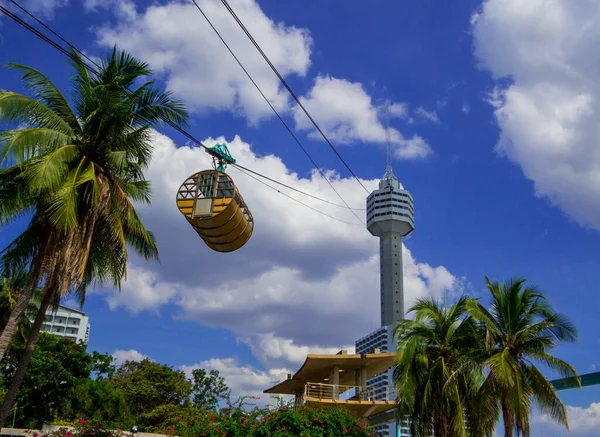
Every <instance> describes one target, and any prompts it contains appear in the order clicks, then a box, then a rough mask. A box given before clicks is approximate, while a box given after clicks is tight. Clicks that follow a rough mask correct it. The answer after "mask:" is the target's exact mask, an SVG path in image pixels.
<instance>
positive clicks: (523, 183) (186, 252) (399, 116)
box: [0, 0, 600, 436]
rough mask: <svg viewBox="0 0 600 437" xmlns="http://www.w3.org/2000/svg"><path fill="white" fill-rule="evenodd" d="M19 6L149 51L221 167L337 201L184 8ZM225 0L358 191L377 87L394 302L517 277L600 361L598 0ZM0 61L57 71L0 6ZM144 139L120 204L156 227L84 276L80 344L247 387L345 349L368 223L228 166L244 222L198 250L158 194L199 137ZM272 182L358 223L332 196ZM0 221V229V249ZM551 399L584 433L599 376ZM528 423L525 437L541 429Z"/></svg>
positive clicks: (274, 89) (590, 362)
mask: <svg viewBox="0 0 600 437" xmlns="http://www.w3.org/2000/svg"><path fill="white" fill-rule="evenodd" d="M24 4H25V5H26V6H27V7H29V8H31V10H32V11H35V12H36V13H37V14H39V16H40V17H44V18H45V19H46V20H47V21H48V23H49V24H50V25H51V26H52V27H53V28H54V29H56V30H58V31H59V32H60V33H61V34H62V35H63V36H64V37H65V38H67V39H68V40H70V41H72V42H74V44H76V45H77V47H78V48H79V49H81V50H84V51H86V53H89V54H90V55H92V56H102V55H103V54H105V53H106V51H107V50H108V49H109V48H110V47H112V45H113V44H114V43H115V42H117V43H118V45H119V47H122V48H124V49H127V50H128V51H130V52H131V53H132V54H134V55H135V56H137V57H139V58H141V59H143V60H145V61H147V62H149V63H150V65H151V66H152V67H153V68H154V70H155V72H156V75H155V76H156V78H157V79H158V80H159V81H160V82H161V83H162V84H163V85H164V86H166V87H169V88H170V89H172V90H173V91H174V92H175V93H176V94H177V95H178V96H179V97H181V98H183V99H184V100H185V101H186V103H187V104H188V107H189V108H190V109H191V110H192V114H193V118H192V126H191V128H190V132H191V133H192V134H193V135H194V136H196V137H197V138H199V139H201V140H206V143H207V144H209V145H210V144H213V143H214V142H215V141H216V140H217V139H218V138H220V137H222V138H224V139H225V140H226V141H227V142H228V143H229V144H230V146H229V147H230V150H231V152H232V153H233V154H234V156H235V157H236V158H237V159H238V162H240V163H241V164H242V165H246V166H248V167H250V168H253V169H256V170H257V171H260V172H263V173H265V174H268V175H269V176H272V177H274V178H275V179H278V180H282V181H285V182H287V183H290V184H292V185H294V186H298V187H300V188H302V189H304V190H306V191H309V192H311V193H314V194H316V195H318V196H321V197H324V198H327V199H330V200H332V201H339V199H337V198H336V196H335V193H333V191H332V190H331V189H330V188H329V187H328V186H327V184H326V182H325V181H324V180H323V179H322V178H321V177H320V176H319V175H316V174H313V173H311V164H310V162H309V161H308V160H307V158H306V157H305V156H304V155H303V154H302V152H301V151H300V149H299V148H298V146H297V145H296V144H295V143H294V141H293V139H292V138H291V137H290V136H289V134H288V133H287V132H286V131H285V129H284V127H283V126H282V125H281V124H280V122H279V121H278V120H277V119H276V118H274V117H273V114H272V113H271V112H270V109H269V108H268V106H267V104H266V103H265V102H264V101H262V100H261V97H260V96H259V95H258V93H257V92H256V90H254V89H253V88H252V85H251V84H250V83H249V81H248V79H247V78H246V77H245V76H244V75H243V73H242V72H241V71H240V69H239V67H238V66H237V65H236V64H235V63H234V62H233V61H232V60H231V58H230V55H229V54H228V53H227V52H226V51H225V49H224V47H223V46H222V45H221V42H220V41H218V40H217V37H216V35H214V34H213V33H212V30H210V28H209V27H208V25H207V23H206V22H205V21H204V19H203V18H202V16H201V15H200V13H199V12H198V11H197V10H195V9H194V8H193V6H190V4H188V3H185V2H169V1H160V2H154V3H151V2H144V1H134V2H133V3H132V2H130V1H126V0H111V1H107V2H98V1H97V0H84V1H81V0H44V1H42V0H29V1H28V2H27V3H24ZM200 5H201V6H202V7H203V8H205V10H206V13H207V15H208V16H209V17H210V18H211V19H212V20H213V21H214V24H215V26H216V27H217V28H218V29H219V30H221V31H222V32H223V35H224V37H225V39H226V40H227V41H228V42H229V43H230V44H231V46H232V48H233V50H234V51H235V52H236V54H238V55H239V56H240V58H241V60H242V62H243V63H244V64H245V65H246V66H247V68H248V69H249V71H250V72H251V74H252V75H253V76H254V78H255V79H256V80H257V82H258V83H259V85H260V86H261V87H262V88H263V90H265V92H266V94H267V96H268V97H269V98H270V99H271V101H272V102H273V104H274V105H275V106H276V107H277V109H278V110H280V111H281V112H282V114H284V118H285V119H286V121H287V122H288V123H289V124H290V125H291V126H292V127H293V128H294V129H295V131H296V132H297V134H298V135H299V138H300V139H301V141H302V142H303V144H304V145H305V146H306V148H307V149H308V150H309V152H310V153H311V155H312V156H313V157H314V159H315V160H316V161H317V163H318V164H319V165H320V166H321V167H322V168H323V169H327V170H331V171H334V172H335V173H333V174H332V177H333V180H334V182H333V183H334V185H335V186H336V188H337V189H338V190H339V191H340V193H342V195H343V196H344V198H345V200H346V201H348V203H349V204H351V205H352V206H356V207H359V208H364V201H365V197H366V193H365V192H364V191H363V190H362V188H361V187H360V185H359V184H358V183H357V182H356V181H355V180H353V179H351V178H350V177H349V176H350V175H349V173H348V171H347V170H346V169H345V168H344V167H343V165H342V164H341V163H340V161H339V160H337V158H336V157H335V155H334V154H333V152H332V151H331V150H330V149H329V148H328V146H327V145H326V144H325V143H324V142H323V141H321V140H320V139H319V138H318V137H317V136H315V134H314V131H313V130H312V129H311V127H310V126H309V124H308V123H307V121H306V119H305V118H303V115H302V114H301V113H299V112H298V111H297V108H296V107H295V106H294V104H293V103H292V101H291V100H290V99H289V96H288V95H287V94H286V92H285V90H283V89H282V88H281V87H280V86H279V84H278V82H277V79H276V77H275V76H274V75H273V74H272V72H271V71H270V70H268V67H267V66H266V65H265V64H264V62H263V61H262V59H261V58H260V56H259V54H258V53H257V52H256V51H254V49H253V48H252V47H251V46H250V45H249V43H248V41H247V40H246V39H245V36H244V35H243V34H241V32H240V30H239V29H238V28H237V27H235V23H234V22H233V21H232V19H231V17H230V16H229V15H227V12H226V11H225V9H224V8H223V6H222V5H221V4H220V2H216V1H214V0H202V1H200ZM231 5H232V7H233V8H234V9H236V11H237V12H238V14H239V15H240V17H241V18H242V20H243V21H244V22H245V23H246V25H247V26H248V28H249V30H250V31H251V32H252V33H253V34H254V36H255V37H256V38H257V40H258V41H259V43H260V44H261V45H262V46H263V49H264V50H265V52H266V53H267V54H268V55H269V56H270V57H271V59H272V60H273V62H274V63H275V64H276V66H277V67H278V68H279V69H280V71H281V72H282V73H283V74H284V75H285V76H286V79H287V80H288V81H289V82H290V84H291V86H292V87H293V89H294V90H295V91H296V93H297V94H298V95H299V96H301V97H302V98H303V99H304V100H303V101H304V102H305V104H306V106H307V108H308V109H309V111H310V112H311V114H312V115H313V116H314V118H315V119H316V120H317V122H318V123H320V124H321V127H323V128H324V129H325V131H326V132H327V134H328V136H329V138H330V139H331V140H332V142H333V143H334V144H335V145H336V147H337V148H338V150H339V151H340V153H341V154H342V155H343V156H344V158H345V159H346V160H347V162H348V163H349V165H350V167H351V168H352V169H353V170H354V171H355V173H356V174H357V175H358V176H359V177H360V178H361V180H362V181H363V183H364V184H365V185H366V186H367V187H368V188H369V189H373V188H374V187H375V186H376V183H377V179H378V178H380V177H381V176H382V175H383V171H384V167H385V150H384V140H385V134H384V128H383V123H384V120H383V118H382V117H381V111H380V109H381V106H382V105H383V104H384V103H385V102H386V101H390V102H391V103H392V104H393V108H394V111H393V114H392V115H393V116H392V118H391V127H392V140H393V145H394V160H393V165H394V171H395V173H396V175H397V176H398V178H399V179H400V181H401V182H402V183H403V184H404V186H405V187H406V188H407V189H408V190H410V192H411V193H412V195H413V197H414V199H415V209H416V218H415V220H416V230H415V232H414V233H413V234H412V235H411V237H410V238H409V239H407V240H406V242H405V243H406V248H405V249H406V250H405V253H404V263H405V276H406V277H405V290H406V295H407V299H408V301H409V302H410V301H411V300H414V298H416V297H420V296H425V295H433V296H436V297H441V296H443V294H444V292H445V291H446V290H449V291H450V292H451V293H453V295H456V294H457V293H460V292H469V293H471V294H474V295H478V296H485V294H484V291H483V284H484V280H483V277H484V275H488V276H489V277H491V278H492V279H505V278H509V277H513V276H524V277H526V278H527V279H528V280H530V281H531V282H532V283H534V284H537V285H538V286H539V287H540V288H541V289H543V290H544V291H545V292H546V293H547V295H548V297H549V298H550V299H551V301H552V303H553V304H554V305H555V306H556V307H557V308H558V309H559V310H560V311H562V312H563V313H565V314H566V315H568V316H570V317H571V318H573V319H574V320H575V322H576V324H577V327H578V328H579V330H580V341H579V343H577V344H575V345H568V346H561V347H560V348H559V350H558V351H557V354H558V355H559V356H561V357H564V358H567V359H568V360H569V361H570V362H571V363H573V364H574V365H575V366H576V368H577V369H578V370H579V371H580V372H582V373H585V372H589V371H592V370H595V368H596V366H600V359H599V356H598V352H597V350H598V347H599V345H600V335H599V334H598V330H597V328H596V323H595V321H596V318H595V315H596V312H597V309H598V308H599V307H600V305H599V304H600V302H599V298H598V294H597V292H596V284H597V270H598V269H597V267H596V266H597V265H598V263H599V262H600V252H599V251H598V250H597V247H598V245H599V244H600V234H599V233H598V230H599V229H600V202H599V201H598V199H599V198H600V170H599V169H600V155H599V154H598V152H597V151H596V150H597V146H598V144H600V141H599V132H598V128H597V126H598V121H599V120H598V110H597V108H596V106H597V103H596V101H597V100H598V97H600V81H599V80H598V77H600V76H599V75H598V73H599V72H600V58H599V55H598V54H597V50H594V49H593V47H594V44H595V43H597V42H599V40H600V33H598V31H597V30H595V29H597V28H599V27H598V24H600V23H597V21H598V20H599V18H597V17H599V16H600V15H599V14H598V13H599V12H600V6H598V4H597V2H594V1H591V0H582V1H580V2H576V3H574V2H570V1H568V0H553V1H543V0H530V1H529V2H527V3H526V4H524V2H521V1H518V0H486V1H484V2H481V1H473V0H465V1H462V2H460V5H459V6H457V5H456V4H454V3H453V4H450V3H449V2H434V1H432V0H423V1H421V2H408V1H394V2H392V1H377V2H364V1H358V0H346V1H343V2H342V1H331V2H327V3H326V4H323V2H319V1H315V0H308V1H304V2H280V1H275V0H269V1H267V0H259V1H258V2H256V1H255V0H235V1H234V0H231ZM7 62H18V63H23V64H27V65H30V66H33V67H35V68H37V69H39V70H41V71H43V72H44V73H46V74H47V75H48V76H49V77H50V78H51V79H52V80H54V81H55V83H57V84H58V85H59V86H60V87H61V89H63V90H67V89H68V78H69V76H70V75H71V70H70V67H69V66H68V64H67V62H66V61H65V58H64V57H63V55H61V54H60V53H58V52H57V51H55V50H54V49H52V48H51V47H49V46H47V45H46V44H45V43H43V42H41V41H40V40H38V39H37V38H35V37H34V36H32V35H30V34H29V33H27V32H26V31H25V30H23V29H22V28H20V27H18V26H17V25H15V24H14V23H12V22H10V21H9V20H7V19H6V18H2V19H0V63H1V64H3V65H4V64H6V63H7ZM0 87H2V88H5V89H10V90H16V91H19V90H21V88H20V82H19V77H18V75H17V74H16V73H15V72H14V71H11V70H9V69H6V68H4V67H3V68H1V69H0ZM155 150H156V154H155V159H154V161H153V164H152V165H151V167H150V169H149V171H148V177H149V178H150V179H151V180H152V183H153V187H154V203H153V206H152V207H150V208H147V207H144V208H142V209H141V211H142V214H143V216H144V219H145V220H146V221H147V223H148V226H149V227H150V228H151V229H152V230H153V231H155V232H156V234H157V237H158V242H159V249H160V256H161V263H160V264H158V263H153V264H146V263H143V262H141V261H140V260H138V259H133V261H132V263H131V266H130V274H129V278H128V282H127V283H126V284H125V286H124V289H123V293H122V294H121V295H118V296H117V295H116V294H115V293H114V292H113V291H112V290H94V291H92V292H90V294H89V296H88V299H87V301H86V304H85V307H84V310H85V311H86V312H87V313H88V314H89V315H90V319H91V323H92V330H91V341H90V348H92V349H97V350H100V351H103V352H111V353H115V355H116V356H119V357H120V358H122V359H123V358H126V357H134V358H135V357H140V356H142V355H146V356H150V357H151V358H152V359H155V360H157V361H160V362H164V363H168V364H170V365H172V366H175V367H182V366H184V367H183V368H185V369H189V368H191V366H194V365H201V366H205V367H211V368H216V369H218V370H220V371H221V372H222V373H223V374H225V375H226V377H227V378H228V382H229V383H230V385H232V386H233V387H235V388H236V390H237V391H238V392H239V393H248V392H253V393H254V392H256V391H261V390H262V389H264V388H265V387H266V386H268V385H269V382H270V381H272V380H276V379H278V377H279V376H280V375H281V373H282V372H284V371H285V369H296V368H297V367H298V365H299V364H300V363H301V361H302V359H303V357H304V356H305V355H306V353H307V352H308V351H335V350H338V349H339V348H340V347H345V346H349V345H352V344H353V342H354V340H355V339H356V338H357V337H360V336H362V335H364V334H366V333H368V332H369V331H370V330H372V329H373V328H375V327H376V326H377V324H378V311H377V307H378V304H379V302H378V296H379V293H378V279H377V278H378V272H377V270H378V260H377V241H376V240H375V239H374V238H373V237H371V236H370V235H369V234H368V232H367V231H366V229H364V228H363V227H361V226H351V225H346V224H342V223H340V222H337V221H334V220H331V219H328V218H326V217H324V216H322V215H319V214H317V213H315V212H314V211H311V210H310V209H307V208H305V207H303V206H301V205H299V204H297V203H295V202H292V201H290V200H289V199H286V198H284V197H283V196H281V195H278V194H277V193H275V192H273V191H271V190H269V189H268V188H265V187H264V186H261V185H258V184H256V183H255V182H254V181H252V180H251V179H248V178H247V177H246V176H244V175H241V174H240V173H238V172H236V171H235V170H232V171H231V172H230V174H231V175H232V177H234V178H235V180H236V183H237V184H238V186H239V188H240V190H241V192H242V194H243V195H244V197H245V199H246V201H247V202H248V204H249V205H250V208H252V211H253V214H254V216H255V219H256V231H255V234H254V235H253V237H252V239H251V241H250V242H249V243H248V244H247V246H245V247H244V248H243V249H242V250H240V251H239V252H236V253H234V254H230V255H226V256H224V255H220V254H216V253H214V252H211V251H210V250H209V249H208V248H206V247H205V246H204V244H203V243H202V242H201V241H200V240H199V239H198V238H197V237H196V235H195V234H194V233H193V231H192V230H191V229H190V228H189V227H188V225H187V223H186V222H185V221H184V220H183V218H182V217H180V216H179V215H178V214H179V213H178V212H177V211H176V209H175V205H174V202H173V199H174V194H175V191H176V190H177V188H178V186H179V184H180V183H181V182H183V180H184V179H185V178H186V177H187V176H189V175H190V174H191V173H193V172H195V171H197V170H200V169H203V168H206V167H208V165H209V161H208V157H207V155H206V154H205V153H203V152H201V151H199V150H197V149H191V148H188V147H186V146H185V139H184V138H182V137H181V136H180V135H178V134H176V133H174V132H173V131H171V130H162V131H161V133H159V134H157V135H156V138H155ZM290 195H292V197H295V198H297V199H299V200H302V201H303V202H305V203H307V204H309V205H311V206H312V207H316V208H322V209H323V211H325V212H327V213H328V214H330V215H334V216H335V217H338V218H340V219H343V220H347V221H351V222H355V223H357V220H356V218H355V217H354V216H353V215H352V214H350V213H349V212H348V211H346V210H343V209H340V208H335V207H329V206H326V205H323V204H321V203H319V202H316V201H313V200H311V199H307V198H302V197H299V196H298V195H296V194H293V193H290ZM359 213H360V214H364V212H359ZM361 218H362V217H361ZM19 226H20V224H19V223H17V224H16V225H15V226H14V227H11V228H7V229H2V232H1V233H0V247H1V246H3V245H5V244H6V243H7V242H8V241H10V239H11V238H12V237H13V236H14V235H15V234H16V232H18V228H19ZM340 324H343V326H344V329H342V330H340V329H339V326H340ZM564 398H565V401H567V402H568V404H569V405H571V406H573V407H583V408H587V410H573V413H572V415H573V416H572V417H580V416H581V417H583V416H584V415H586V414H587V415H586V416H585V417H587V419H586V420H588V421H591V422H589V424H588V422H586V421H585V420H583V419H582V420H581V421H579V420H578V419H577V421H578V423H583V425H580V426H579V427H574V428H573V430H572V433H571V435H577V436H587V435H591V434H589V432H591V431H590V430H591V429H592V428H593V425H594V424H599V423H600V411H598V410H600V406H598V405H590V403H591V402H593V401H594V400H597V399H598V389H594V388H591V389H588V390H585V391H583V392H577V393H571V392H568V393H567V392H566V393H565V394H564ZM594 408H595V409H594ZM590 417H592V419H590ZM539 420H540V422H539V424H538V426H539V428H538V429H539V430H540V431H539V432H540V433H541V432H542V431H541V430H542V429H550V428H544V427H545V426H547V425H546V424H545V421H544V419H543V418H540V419H539ZM572 421H573V419H572ZM586 424H587V425H586ZM588 425H589V426H588ZM588 431H589V432H588ZM548 432H550V431H548Z"/></svg>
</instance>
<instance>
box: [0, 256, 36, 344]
mask: <svg viewBox="0 0 600 437" xmlns="http://www.w3.org/2000/svg"><path fill="white" fill-rule="evenodd" d="M27 281H28V279H27V269H26V267H25V266H23V265H17V266H11V267H10V268H8V269H7V270H6V271H4V272H0V330H2V329H4V327H5V326H6V324H7V323H8V319H9V318H10V315H11V313H12V311H13V309H14V307H15V305H16V304H17V300H18V298H19V296H20V295H21V293H23V290H24V289H25V288H26V287H27ZM35 291H37V292H38V293H34V296H33V299H34V300H35V299H36V298H38V299H39V291H40V290H39V289H36V290H35ZM36 312H37V305H36V304H35V302H34V301H31V302H30V303H29V305H28V306H27V308H26V310H25V314H26V316H32V315H33V316H35V313H36ZM30 329H31V323H30V322H29V318H28V317H23V319H21V322H20V323H19V325H18V326H17V329H16V331H15V335H14V336H13V341H14V340H17V342H18V343H19V344H21V345H23V346H24V345H25V342H26V341H27V336H28V334H29V330H30ZM15 337H16V338H15Z"/></svg>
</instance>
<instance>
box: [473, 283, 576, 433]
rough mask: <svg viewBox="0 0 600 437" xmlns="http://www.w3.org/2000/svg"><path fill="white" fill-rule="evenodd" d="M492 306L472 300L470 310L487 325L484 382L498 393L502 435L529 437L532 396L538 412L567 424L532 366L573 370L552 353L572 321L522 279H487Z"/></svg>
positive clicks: (572, 336) (572, 334)
mask: <svg viewBox="0 0 600 437" xmlns="http://www.w3.org/2000/svg"><path fill="white" fill-rule="evenodd" d="M485 279H486V283H487V288H488V290H489V291H490V293H491V295H492V302H491V306H490V307H489V309H488V308H486V307H484V306H483V305H482V304H481V303H479V302H476V301H471V302H470V303H469V313H470V314H471V315H472V316H473V317H474V318H475V319H476V320H479V321H481V322H482V323H483V325H484V329H485V331H486V349H487V350H486V355H487V357H486V358H485V360H484V364H485V366H486V369H487V371H488V372H489V373H488V377H487V381H486V385H487V386H488V387H489V388H490V390H491V391H494V392H496V393H497V400H498V402H499V404H500V407H501V409H502V418H503V422H504V436H505V437H512V436H513V431H514V432H516V435H517V436H519V435H521V436H523V437H529V435H530V427H529V415H530V412H531V401H532V400H535V402H536V404H537V405H538V406H539V407H540V408H541V409H542V411H543V412H545V413H549V414H550V416H551V417H552V418H553V419H554V420H556V421H557V422H559V423H561V424H563V425H564V426H565V427H567V428H568V421H567V412H566V409H565V406H564V405H563V404H562V402H561V401H560V399H559V397H558V395H557V394H556V391H555V389H554V386H553V385H552V384H551V383H550V381H549V380H548V379H547V378H546V377H545V376H544V375H543V374H542V372H541V371H540V370H539V369H538V368H537V367H536V364H541V365H544V366H547V367H548V368H550V369H552V370H554V371H557V372H558V373H559V374H560V375H562V376H563V377H572V376H575V377H577V378H578V375H577V372H576V371H575V369H574V368H573V367H572V366H571V365H569V364H568V363H567V362H565V361H563V360H561V359H559V358H557V357H555V356H553V355H551V352H552V350H553V349H554V348H555V347H556V345H557V343H558V342H559V341H568V342H572V341H575V340H576V339H577V330H576V328H575V326H574V325H573V324H572V323H571V322H570V321H569V320H568V319H567V318H566V317H564V316H562V315H560V314H559V313H557V312H555V311H554V310H553V309H552V308H551V306H550V305H549V303H548V301H547V300H546V298H545V296H544V295H543V294H542V293H540V292H539V291H537V289H536V288H535V287H532V286H525V280H524V279H521V278H519V279H514V280H510V281H508V282H507V283H504V284H503V283H499V282H495V283H492V282H490V280H489V279H488V278H487V277H486V278H485Z"/></svg>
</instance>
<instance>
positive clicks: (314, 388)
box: [304, 382, 389, 402]
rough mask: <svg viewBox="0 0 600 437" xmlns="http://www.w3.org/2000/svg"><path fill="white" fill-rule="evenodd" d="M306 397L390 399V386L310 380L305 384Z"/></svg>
mask: <svg viewBox="0 0 600 437" xmlns="http://www.w3.org/2000/svg"><path fill="white" fill-rule="evenodd" d="M304 398H313V399H315V398H316V399H326V400H333V399H335V400H340V401H351V400H355V401H369V402H373V401H389V389H388V387H377V386H371V387H367V386H358V385H334V384H322V383H316V382H309V383H307V384H306V385H305V386H304Z"/></svg>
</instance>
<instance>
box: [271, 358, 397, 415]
mask: <svg viewBox="0 0 600 437" xmlns="http://www.w3.org/2000/svg"><path fill="white" fill-rule="evenodd" d="M395 357H396V354H395V353H385V352H384V353H382V352H380V350H379V349H375V351H374V352H373V353H372V354H362V355H360V354H353V355H348V354H347V353H346V352H345V351H340V352H339V353H337V354H335V355H321V354H315V355H312V354H311V355H308V357H307V358H306V361H305V362H304V364H303V365H302V367H301V368H300V370H298V372H296V373H295V374H294V375H292V374H289V375H288V379H286V380H285V381H282V382H280V383H279V384H277V385H275V386H273V387H271V388H269V389H267V390H265V393H269V394H281V395H293V396H295V398H296V403H300V404H306V405H313V406H342V407H344V408H346V409H348V410H350V412H351V413H352V414H354V415H356V416H358V417H369V416H372V415H374V414H379V413H382V412H384V411H388V410H391V409H393V408H394V407H395V405H396V402H395V401H394V400H390V394H389V392H388V388H387V386H385V387H382V386H369V385H368V384H367V381H368V380H370V379H371V378H373V377H375V376H377V375H380V374H382V373H385V372H387V371H388V370H389V369H390V368H391V367H392V366H393V365H394V361H395Z"/></svg>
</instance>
